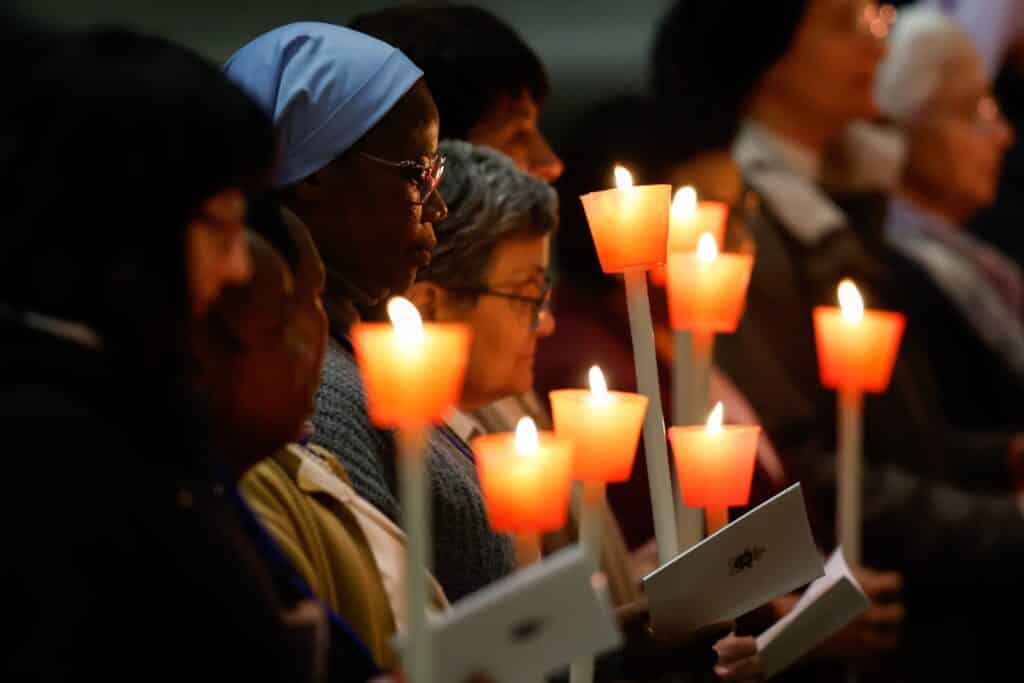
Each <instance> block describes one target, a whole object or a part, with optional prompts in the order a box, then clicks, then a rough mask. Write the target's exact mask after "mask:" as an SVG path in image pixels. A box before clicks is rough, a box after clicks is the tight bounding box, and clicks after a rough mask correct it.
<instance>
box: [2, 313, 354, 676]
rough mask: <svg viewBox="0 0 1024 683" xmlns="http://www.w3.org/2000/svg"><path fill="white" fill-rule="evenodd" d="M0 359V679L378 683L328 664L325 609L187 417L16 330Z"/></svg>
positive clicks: (339, 662) (141, 385)
mask: <svg viewBox="0 0 1024 683" xmlns="http://www.w3.org/2000/svg"><path fill="white" fill-rule="evenodd" d="M0 349H2V353H0V425H2V426H3V434H4V439H5V449H4V450H5V458H4V462H5V470H6V471H5V481H6V482H7V484H8V485H7V487H6V490H5V492H4V495H3V496H0V500H2V503H0V505H2V506H3V512H4V514H3V519H4V520H5V524H4V536H5V538H4V541H5V543H4V545H5V552H4V562H3V565H2V569H0V577H2V580H0V585H2V586H3V587H4V592H5V595H4V599H3V604H4V620H5V623H6V624H7V625H8V628H7V629H6V631H7V633H8V634H9V635H8V636H7V638H6V639H5V644H4V652H3V656H2V657H0V679H2V680H10V681H15V680H19V681H20V680H51V681H57V680H110V681H116V680H133V681H135V680H168V681H182V680H222V681H227V680H243V681H255V680H261V681H262V680H266V681H273V680H279V681H308V680H315V679H317V678H321V677H322V676H320V675H318V672H319V673H327V674H328V675H329V676H330V678H332V679H334V680H365V679H366V677H367V676H368V675H370V674H371V673H372V672H373V669H372V666H371V667H369V668H368V667H367V666H366V665H365V664H364V663H363V661H362V659H361V655H360V652H359V645H358V644H357V643H355V641H350V643H349V644H350V645H351V647H350V649H348V650H347V651H346V652H343V651H342V650H341V649H338V648H329V647H328V645H327V643H328V642H332V641H331V640H330V636H329V632H328V626H327V620H326V619H325V614H324V612H323V610H322V608H319V607H318V604H317V603H315V602H312V601H308V600H305V599H304V596H303V593H304V591H303V587H302V586H301V585H297V584H295V583H293V582H292V581H291V579H292V577H291V576H289V572H288V569H287V567H286V566H284V565H282V564H280V563H276V562H275V561H274V552H275V551H274V549H273V548H272V547H271V546H268V545H267V544H266V543H265V541H266V539H265V538H264V537H262V535H261V534H262V532H261V530H260V529H259V528H258V525H256V526H254V520H253V518H251V516H250V515H249V513H248V510H247V509H246V508H245V507H244V505H242V504H241V501H240V499H239V498H238V497H237V494H236V492H235V490H234V487H233V485H231V484H230V483H228V482H227V481H226V480H225V479H223V478H221V477H218V476H217V474H216V466H215V465H214V464H213V463H212V462H211V460H210V459H209V458H208V457H207V456H206V455H205V452H204V451H203V450H202V449H201V447H200V445H201V444H202V442H203V440H202V430H201V429H200V428H199V421H198V420H196V419H195V418H193V417H192V415H191V414H190V411H188V410H183V409H182V406H183V405H186V404H184V403H182V402H180V401H177V400H175V399H172V398H164V397H163V392H162V391H160V390H159V389H158V388H156V387H155V383H153V382H148V381H147V379H151V378H146V376H145V374H144V373H138V374H136V375H135V376H133V377H131V376H129V374H128V373H120V372H117V371H115V370H113V369H112V366H111V365H110V364H109V363H108V362H107V360H106V359H105V357H104V355H103V353H102V352H100V351H96V350H93V349H89V348H85V347H83V346H80V345H78V344H77V343H75V342H72V341H69V340H67V339H64V338H61V337H59V336H54V335H52V334H50V333H48V332H39V331H36V330H33V329H28V328H26V327H24V326H23V325H21V324H20V323H18V322H16V321H14V320H12V319H11V318H10V317H8V318H0ZM169 395H170V394H168V396H169ZM286 615H287V616H286ZM286 622H287V623H288V624H289V625H286ZM334 626H335V627H338V626H339V624H337V623H335V624H334ZM328 651H330V653H331V654H329V655H325V653H326V652H328ZM332 657H333V658H334V659H333V661H328V659H330V658H332Z"/></svg>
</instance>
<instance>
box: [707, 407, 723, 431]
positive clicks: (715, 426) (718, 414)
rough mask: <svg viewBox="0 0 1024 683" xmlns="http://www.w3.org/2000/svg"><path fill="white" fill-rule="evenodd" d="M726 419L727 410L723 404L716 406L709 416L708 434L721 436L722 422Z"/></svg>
mask: <svg viewBox="0 0 1024 683" xmlns="http://www.w3.org/2000/svg"><path fill="white" fill-rule="evenodd" d="M724 418H725V408H724V407H723V406H722V402H721V401H719V402H718V403H716V404H715V409H714V410H712V411H711V414H710V415H708V433H709V434H720V433H721V432H722V420H723V419H724Z"/></svg>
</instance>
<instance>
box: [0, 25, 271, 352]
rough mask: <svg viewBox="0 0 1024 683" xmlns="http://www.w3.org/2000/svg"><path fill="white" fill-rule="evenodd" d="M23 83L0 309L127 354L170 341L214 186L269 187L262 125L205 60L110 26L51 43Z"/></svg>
mask: <svg viewBox="0 0 1024 683" xmlns="http://www.w3.org/2000/svg"><path fill="white" fill-rule="evenodd" d="M26 83H27V86H26V88H25V89H24V90H23V91H22V92H20V93H19V94H18V103H17V106H16V107H15V108H14V111H13V112H12V115H11V121H10V122H9V123H10V125H11V126H12V129H13V130H14V132H15V135H14V138H13V139H14V144H13V145H11V147H10V149H5V150H4V151H3V158H0V185H2V186H3V187H4V188H5V189H6V190H8V191H9V193H10V194H9V197H10V198H9V199H5V201H4V203H3V205H2V206H0V218H2V221H0V225H3V230H4V232H3V236H2V237H0V242H2V243H0V300H2V301H4V302H5V303H6V304H7V305H8V306H9V307H11V308H14V309H15V310H23V311H24V310H32V311H36V312H39V313H44V314H48V315H51V316H56V317H61V318H67V319H70V320H75V321H80V322H84V323H86V324H88V325H91V326H93V327H94V328H95V329H96V330H97V332H99V334H100V335H101V336H103V338H104V342H105V345H106V346H110V347H117V348H118V349H120V350H123V351H126V352H127V353H128V354H129V355H131V354H132V353H133V351H132V347H133V346H135V345H139V346H147V345H148V346H149V351H150V352H156V349H154V347H153V345H158V344H162V343H168V344H172V343H175V341H174V340H177V343H179V344H180V343H183V341H182V340H183V338H184V335H185V334H186V332H185V327H186V323H187V320H188V279H187V269H186V251H185V246H186V236H187V234H188V232H187V226H188V224H189V223H190V222H191V221H192V220H193V219H194V218H195V217H196V216H197V214H198V212H199V210H200V208H201V206H202V204H203V202H204V201H205V200H206V199H208V198H210V197H211V196H213V195H214V194H216V193H217V192H219V191H222V190H225V189H228V188H239V189H241V190H242V191H243V192H246V193H247V194H248V193H255V192H258V191H260V190H262V189H263V188H269V187H270V181H271V176H272V171H273V164H274V159H275V156H276V143H275V136H274V129H273V124H272V122H271V121H270V119H269V118H268V117H267V116H266V115H265V114H264V113H263V112H262V111H261V110H260V108H259V107H258V105H257V104H256V103H255V102H254V101H253V100H251V99H250V98H249V97H248V96H247V95H246V94H245V93H243V92H242V91H241V90H240V89H239V88H238V87H237V86H235V85H234V84H232V83H230V82H229V81H228V80H227V79H226V78H225V76H224V75H223V74H222V73H221V71H220V69H218V68H217V67H216V66H215V65H213V64H210V63H208V62H206V61H204V60H203V59H201V58H199V57H198V56H197V55H196V54H194V53H192V52H190V51H189V50H186V49H185V48H183V47H180V46H177V45H174V44H172V43H170V42H168V41H166V40H163V39H161V38H156V37H148V36H142V35H138V34H136V33H132V32H129V31H125V30H120V29H99V30H95V31H89V32H86V33H81V34H73V35H69V36H65V37H63V38H62V39H61V40H60V41H59V44H58V45H56V46H55V47H54V48H53V49H52V50H49V51H48V53H47V54H46V56H45V57H43V58H42V59H40V60H39V61H38V62H37V63H36V64H35V65H34V66H33V67H32V73H31V74H30V78H28V79H26ZM172 350H173V351H180V349H177V348H173V349H172V348H168V349H167V351H172ZM138 352H139V351H137V350H136V351H134V353H138Z"/></svg>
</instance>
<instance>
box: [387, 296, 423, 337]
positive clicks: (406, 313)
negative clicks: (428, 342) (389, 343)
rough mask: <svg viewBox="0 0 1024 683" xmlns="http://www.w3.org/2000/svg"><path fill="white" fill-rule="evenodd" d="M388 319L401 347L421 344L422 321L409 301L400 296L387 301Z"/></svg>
mask: <svg viewBox="0 0 1024 683" xmlns="http://www.w3.org/2000/svg"><path fill="white" fill-rule="evenodd" d="M388 317H389V318H391V324H392V325H394V327H395V337H396V338H397V339H398V342H399V344H401V345H403V346H415V345H417V344H421V343H423V320H422V319H421V318H420V312H419V311H418V310H416V307H415V306H414V305H413V303H412V302H411V301H409V300H408V299H405V298H403V297H400V296H395V297H392V298H391V299H390V300H389V301H388Z"/></svg>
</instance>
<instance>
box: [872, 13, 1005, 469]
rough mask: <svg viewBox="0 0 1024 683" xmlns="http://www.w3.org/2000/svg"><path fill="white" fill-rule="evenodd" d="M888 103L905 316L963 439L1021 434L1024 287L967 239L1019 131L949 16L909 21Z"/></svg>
mask: <svg viewBox="0 0 1024 683" xmlns="http://www.w3.org/2000/svg"><path fill="white" fill-rule="evenodd" d="M877 93H878V103H879V107H880V108H881V110H882V112H883V113H884V114H885V115H886V116H887V117H888V118H889V119H891V120H892V121H894V122H896V123H897V124H899V125H900V126H901V128H903V129H904V130H905V131H906V132H907V140H908V147H909V154H908V160H907V167H906V170H905V172H904V177H903V182H902V184H901V187H900V189H899V192H898V195H897V196H896V197H895V198H894V199H893V201H892V203H891V205H890V207H889V216H888V222H887V225H886V236H887V239H888V241H889V242H890V243H891V244H892V246H893V247H894V248H895V251H896V252H897V253H898V254H899V255H900V256H901V257H902V258H898V259H894V261H895V267H896V269H897V272H898V277H899V278H900V280H901V282H904V283H910V285H909V286H904V287H903V288H902V291H903V292H904V293H905V296H904V298H903V301H902V304H903V305H902V307H901V308H902V309H903V310H904V311H905V312H906V313H907V315H908V321H909V324H910V325H911V326H912V327H915V328H918V329H917V332H916V333H917V334H918V335H920V338H922V339H927V340H928V352H929V355H930V357H931V359H932V361H933V363H935V364H936V365H938V366H939V367H941V368H942V369H943V371H942V372H941V373H938V374H937V380H938V389H939V396H940V398H941V400H942V404H943V408H944V409H945V412H946V415H948V417H949V419H950V421H952V422H953V423H954V424H957V425H958V426H961V427H969V428H989V429H991V428H1012V427H1014V426H1019V425H1020V424H1021V423H1022V422H1024V415H1021V413H1020V405H1021V403H1022V401H1024V318H1022V316H1024V277H1022V274H1021V269H1020V267H1019V266H1017V264H1015V263H1014V262H1013V261H1012V260H1011V259H1009V258H1007V257H1006V256H1004V255H1003V254H1002V253H1001V252H999V250H997V249H996V248H994V247H992V246H990V245H988V244H986V243H985V242H983V241H981V240H978V239H977V238H975V237H974V236H972V235H971V233H970V231H969V228H967V227H966V226H967V224H968V223H969V222H970V220H971V219H972V218H973V217H974V215H975V214H976V213H977V212H978V211H979V210H980V209H981V208H983V207H985V206H987V205H989V204H991V203H992V201H993V200H994V199H995V195H996V188H997V186H998V182H999V172H1000V167H1001V162H1002V158H1003V153H1004V152H1005V151H1006V149H1007V147H1008V145H1009V144H1010V143H1011V141H1012V138H1013V134H1012V131H1011V130H1010V128H1009V126H1008V125H1007V123H1006V120H1005V119H1004V118H1003V117H1002V114H1001V113H1000V112H999V108H998V106H997V105H996V103H995V100H994V99H993V98H992V96H991V93H990V91H989V82H988V79H987V78H986V76H985V71H984V69H983V65H982V62H981V59H980V57H979V55H978V53H977V51H976V50H975V49H974V47H973V45H972V44H971V41H970V38H969V36H968V35H967V33H966V32H965V31H964V30H963V29H962V28H961V27H960V25H959V24H958V23H957V22H956V20H955V19H953V18H951V17H948V16H946V15H944V14H942V13H940V12H939V11H938V10H934V9H929V8H925V7H914V8H908V9H905V10H903V12H901V13H900V17H899V22H898V23H897V24H896V26H895V27H894V30H893V34H892V36H891V38H890V45H889V54H888V57H887V59H886V60H885V62H883V64H882V68H881V70H880V72H879V78H878V84H877ZM975 388H977V389H980V390H981V392H983V395H984V400H978V399H979V396H980V395H979V393H978V392H977V391H975V390H974V389H975ZM1002 478H1003V479H1004V481H1005V475H1004V476H1003V477H1002ZM997 488H998V485H997Z"/></svg>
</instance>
